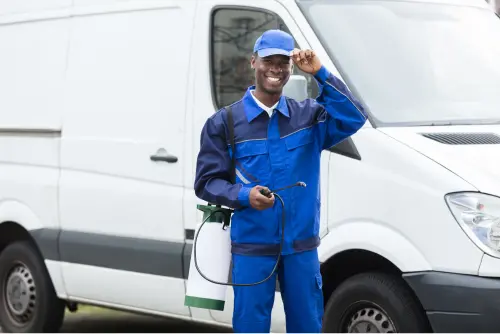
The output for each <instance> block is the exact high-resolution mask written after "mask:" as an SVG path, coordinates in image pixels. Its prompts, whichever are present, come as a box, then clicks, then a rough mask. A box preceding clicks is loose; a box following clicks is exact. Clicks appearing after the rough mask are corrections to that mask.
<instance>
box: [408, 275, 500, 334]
mask: <svg viewBox="0 0 500 334" xmlns="http://www.w3.org/2000/svg"><path fill="white" fill-rule="evenodd" d="M403 278H404V279H405V280H406V282H407V283H408V284H409V285H410V287H411V288H412V289H413V291H414V292H415V294H416V296H417V298H418V299H419V300H420V302H421V304H422V306H423V308H424V309H425V311H426V313H427V316H428V319H429V322H430V325H431V326H432V329H433V331H434V332H447V333H463V332H467V333H470V332H475V333H478V332H483V333H484V332H497V333H498V332H500V279H498V278H486V277H480V276H472V275H460V274H451V273H442V272H421V273H408V274H404V275H403Z"/></svg>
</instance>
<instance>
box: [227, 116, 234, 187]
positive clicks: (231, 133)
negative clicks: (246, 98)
mask: <svg viewBox="0 0 500 334" xmlns="http://www.w3.org/2000/svg"><path fill="white" fill-rule="evenodd" d="M226 110H227V122H228V126H229V143H230V144H231V149H232V150H233V154H232V156H231V182H232V183H233V184H236V162H235V159H236V158H235V155H236V146H235V145H234V121H233V110H232V108H231V106H227V107H226Z"/></svg>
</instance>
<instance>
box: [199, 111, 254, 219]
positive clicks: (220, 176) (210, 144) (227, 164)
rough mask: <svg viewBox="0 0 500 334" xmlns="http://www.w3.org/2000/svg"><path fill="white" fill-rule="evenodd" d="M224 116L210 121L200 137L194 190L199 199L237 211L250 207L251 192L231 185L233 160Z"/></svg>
mask: <svg viewBox="0 0 500 334" xmlns="http://www.w3.org/2000/svg"><path fill="white" fill-rule="evenodd" d="M226 143H227V141H226V131H225V125H224V122H223V119H222V112H218V113H217V114H215V115H214V116H212V117H210V118H209V119H207V121H206V122H205V125H204V126H203V128H202V131H201V136H200V151H199V153H198V159H197V163H196V177H195V181H194V190H195V194H196V196H197V197H198V198H200V199H202V200H205V201H207V202H209V203H212V204H219V205H223V206H226V207H229V208H233V209H239V208H241V207H245V206H249V194H250V189H249V188H247V187H242V184H241V183H237V184H232V183H231V173H230V168H231V158H230V156H229V153H228V149H227V144H226Z"/></svg>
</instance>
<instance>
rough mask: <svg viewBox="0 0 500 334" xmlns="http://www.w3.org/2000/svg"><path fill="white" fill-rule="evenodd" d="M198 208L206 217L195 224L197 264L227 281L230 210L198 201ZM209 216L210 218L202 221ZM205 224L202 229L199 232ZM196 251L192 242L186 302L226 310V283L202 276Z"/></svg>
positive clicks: (187, 304)
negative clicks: (201, 203) (221, 283)
mask: <svg viewBox="0 0 500 334" xmlns="http://www.w3.org/2000/svg"><path fill="white" fill-rule="evenodd" d="M197 208H198V209H199V210H201V211H203V220H202V222H200V223H198V224H197V225H196V230H195V242H196V258H197V263H198V268H199V269H200V271H201V272H202V273H203V275H204V276H206V277H207V278H209V279H210V280H212V281H216V282H225V283H227V282H228V281H229V270H230V266H231V236H230V233H231V229H230V226H229V220H230V216H231V210H230V209H225V208H221V207H220V206H215V205H210V204H209V205H198V206H197ZM210 215H211V217H210V218H209V216H210ZM207 218H208V220H207V221H206V223H205V224H203V221H205V220H206V219H207ZM202 225H203V228H202V231H201V233H198V232H199V230H200V227H201V226H202ZM196 236H197V238H196ZM194 251H195V244H194V243H193V248H192V250H191V261H190V265H189V275H188V281H187V289H186V296H185V299H184V305H185V306H190V307H197V308H204V309H210V310H217V311H223V310H224V305H225V302H226V289H227V286H226V285H220V284H215V283H212V282H210V281H208V280H206V279H205V278H204V277H203V276H201V274H200V273H199V272H198V270H197V269H196V266H195V262H194V261H195V254H194Z"/></svg>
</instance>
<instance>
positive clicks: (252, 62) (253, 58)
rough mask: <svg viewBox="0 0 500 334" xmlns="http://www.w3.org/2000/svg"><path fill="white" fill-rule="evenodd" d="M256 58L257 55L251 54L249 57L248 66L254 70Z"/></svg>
mask: <svg viewBox="0 0 500 334" xmlns="http://www.w3.org/2000/svg"><path fill="white" fill-rule="evenodd" d="M256 60H257V57H256V56H255V54H254V55H252V58H251V59H250V67H251V68H252V70H255V61H256Z"/></svg>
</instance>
